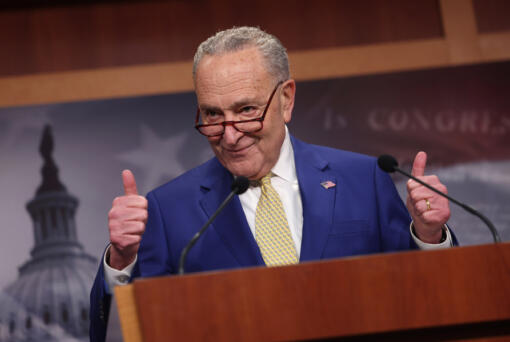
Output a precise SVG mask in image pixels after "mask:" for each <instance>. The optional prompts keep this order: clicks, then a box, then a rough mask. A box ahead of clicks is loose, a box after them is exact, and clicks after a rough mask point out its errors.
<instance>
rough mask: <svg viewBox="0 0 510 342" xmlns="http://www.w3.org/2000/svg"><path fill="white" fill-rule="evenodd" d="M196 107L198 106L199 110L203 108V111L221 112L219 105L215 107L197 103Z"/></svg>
mask: <svg viewBox="0 0 510 342" xmlns="http://www.w3.org/2000/svg"><path fill="white" fill-rule="evenodd" d="M198 108H200V110H203V111H213V112H221V111H222V109H221V108H220V107H216V106H209V105H206V104H205V105H201V106H200V105H199V106H198Z"/></svg>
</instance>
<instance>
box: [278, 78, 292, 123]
mask: <svg viewBox="0 0 510 342" xmlns="http://www.w3.org/2000/svg"><path fill="white" fill-rule="evenodd" d="M295 95H296V81H294V80H293V79H289V80H287V81H285V82H284V83H283V84H282V91H281V93H280V104H281V110H282V113H283V119H284V120H285V123H289V122H290V119H291V118H292V109H294V97H295Z"/></svg>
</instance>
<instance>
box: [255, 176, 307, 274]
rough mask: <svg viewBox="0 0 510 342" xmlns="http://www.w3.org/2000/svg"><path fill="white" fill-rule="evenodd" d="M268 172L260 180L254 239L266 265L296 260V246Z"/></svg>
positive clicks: (293, 262)
mask: <svg viewBox="0 0 510 342" xmlns="http://www.w3.org/2000/svg"><path fill="white" fill-rule="evenodd" d="M271 176H272V173H271V172H270V173H269V174H267V175H266V176H264V178H262V179H261V181H260V185H261V186H260V188H261V194H260V199H259V202H258V204H257V210H256V211H255V240H256V241H257V244H258V245H259V248H260V252H261V253H262V257H263V258H264V262H265V263H266V265H267V266H279V265H290V264H296V263H297V262H298V258H297V253H296V248H295V246H294V242H293V241H292V236H291V235H290V229H289V224H288V223H287V217H286V216H285V211H284V210H283V205H282V201H281V200H280V196H279V195H278V193H277V192H276V190H275V189H274V188H273V186H272V185H271Z"/></svg>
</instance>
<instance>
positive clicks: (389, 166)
mask: <svg viewBox="0 0 510 342" xmlns="http://www.w3.org/2000/svg"><path fill="white" fill-rule="evenodd" d="M377 165H379V167H380V168H381V170H383V171H384V172H389V173H391V172H395V168H396V167H397V166H398V162H397V160H396V159H395V158H394V157H393V156H390V155H388V154H383V155H382V156H380V157H379V158H377Z"/></svg>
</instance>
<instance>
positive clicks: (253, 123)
mask: <svg viewBox="0 0 510 342" xmlns="http://www.w3.org/2000/svg"><path fill="white" fill-rule="evenodd" d="M282 83H283V81H280V82H278V84H276V87H274V90H273V92H272V93H271V96H269V100H268V101H267V104H266V108H264V112H263V113H262V116H260V117H257V118H255V119H249V120H239V121H222V122H218V123H203V124H201V123H200V117H201V115H200V114H201V113H200V108H198V110H197V117H196V119H195V128H196V129H197V131H199V132H200V133H201V134H203V135H205V136H206V137H217V136H220V135H222V134H223V133H224V132H225V127H227V126H232V127H234V128H235V129H236V130H238V131H239V132H243V133H254V132H258V131H260V130H261V129H262V128H263V127H264V118H265V117H266V113H267V109H268V108H269V105H270V104H271V100H272V99H273V96H274V94H275V93H276V89H278V87H279V86H280V85H281V84H282ZM256 114H257V113H255V114H253V115H256ZM204 116H206V115H205V114H204Z"/></svg>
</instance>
